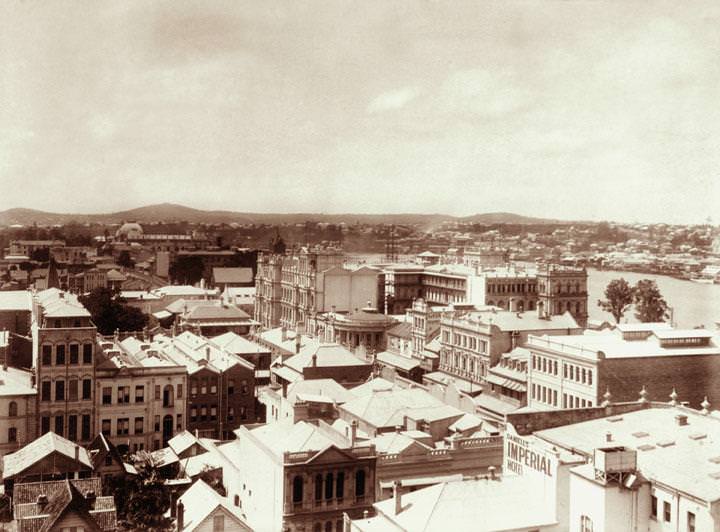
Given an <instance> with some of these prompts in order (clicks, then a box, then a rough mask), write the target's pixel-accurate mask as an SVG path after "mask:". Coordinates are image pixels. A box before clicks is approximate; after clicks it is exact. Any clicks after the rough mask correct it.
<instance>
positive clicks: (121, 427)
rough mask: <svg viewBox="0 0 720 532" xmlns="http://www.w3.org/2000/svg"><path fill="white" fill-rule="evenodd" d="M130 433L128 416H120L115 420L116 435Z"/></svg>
mask: <svg viewBox="0 0 720 532" xmlns="http://www.w3.org/2000/svg"><path fill="white" fill-rule="evenodd" d="M128 434H130V419H129V418H126V417H124V418H120V419H118V420H117V435H118V436H127V435H128Z"/></svg>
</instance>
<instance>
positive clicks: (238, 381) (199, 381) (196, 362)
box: [152, 331, 257, 439]
mask: <svg viewBox="0 0 720 532" xmlns="http://www.w3.org/2000/svg"><path fill="white" fill-rule="evenodd" d="M152 345H153V346H155V348H156V349H157V350H158V351H161V352H163V353H164V354H165V355H166V356H168V357H169V358H170V359H172V360H174V361H175V362H176V363H177V364H179V365H182V366H184V367H185V368H187V375H188V376H187V388H186V389H187V390H188V392H187V393H188V397H187V420H188V421H187V423H186V426H187V429H188V430H189V431H191V432H195V431H197V432H198V433H199V434H200V435H201V436H203V437H208V438H219V439H228V438H229V437H230V434H231V433H232V431H234V430H235V429H237V428H238V427H240V426H241V425H244V424H246V423H255V422H256V420H257V412H256V397H255V366H254V365H253V364H251V363H250V362H248V361H247V360H245V359H244V358H242V357H240V356H238V355H236V354H233V353H231V352H228V351H226V350H224V349H222V348H220V347H219V346H217V345H216V344H214V343H213V342H212V341H209V340H208V339H206V338H204V337H201V336H197V335H195V334H192V333H190V332H187V331H186V332H184V333H182V334H180V335H178V336H175V337H169V336H164V335H158V336H156V337H155V339H154V341H153V343H152Z"/></svg>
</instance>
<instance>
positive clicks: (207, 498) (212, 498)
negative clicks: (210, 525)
mask: <svg viewBox="0 0 720 532" xmlns="http://www.w3.org/2000/svg"><path fill="white" fill-rule="evenodd" d="M179 502H182V504H183V507H184V516H185V518H184V526H183V528H182V530H178V532H184V531H186V530H187V531H189V530H195V529H196V528H197V527H198V526H199V525H200V523H202V522H203V521H204V520H205V519H206V518H207V517H208V516H209V515H210V514H212V513H213V512H215V511H216V510H217V509H218V507H220V508H221V509H222V511H223V513H224V515H226V516H227V517H229V518H230V519H232V520H233V521H235V523H234V526H228V524H227V523H226V524H225V528H226V529H227V530H237V529H239V530H251V528H250V527H249V526H248V525H247V523H245V521H244V516H243V514H242V513H241V511H240V509H239V508H236V507H234V506H233V505H231V504H230V503H229V501H228V500H227V498H225V497H223V496H222V495H220V494H219V493H218V492H217V491H215V490H214V489H212V488H211V487H210V486H208V485H207V484H206V483H205V482H204V481H203V480H202V479H199V480H198V481H197V482H195V483H194V484H193V485H192V486H190V489H188V490H187V491H186V492H185V493H183V495H182V496H181V497H180V499H179Z"/></svg>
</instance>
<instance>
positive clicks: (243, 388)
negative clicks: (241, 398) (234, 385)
mask: <svg viewBox="0 0 720 532" xmlns="http://www.w3.org/2000/svg"><path fill="white" fill-rule="evenodd" d="M248 391H249V388H248V383H247V381H246V380H245V379H243V380H241V381H240V393H241V394H243V395H247V394H248Z"/></svg>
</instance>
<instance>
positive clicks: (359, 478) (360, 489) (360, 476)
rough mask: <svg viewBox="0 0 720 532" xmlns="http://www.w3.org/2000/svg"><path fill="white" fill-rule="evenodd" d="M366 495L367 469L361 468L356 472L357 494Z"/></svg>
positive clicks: (358, 495)
mask: <svg viewBox="0 0 720 532" xmlns="http://www.w3.org/2000/svg"><path fill="white" fill-rule="evenodd" d="M364 495H365V470H363V469H359V470H358V471H356V472H355V496H356V497H363V496H364Z"/></svg>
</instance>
